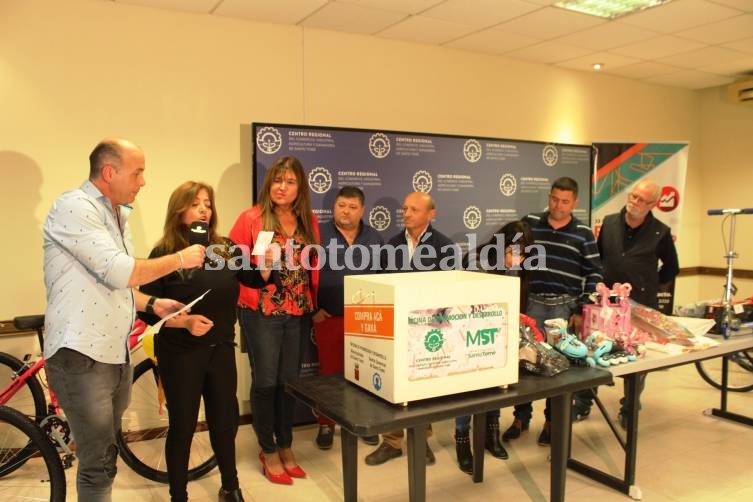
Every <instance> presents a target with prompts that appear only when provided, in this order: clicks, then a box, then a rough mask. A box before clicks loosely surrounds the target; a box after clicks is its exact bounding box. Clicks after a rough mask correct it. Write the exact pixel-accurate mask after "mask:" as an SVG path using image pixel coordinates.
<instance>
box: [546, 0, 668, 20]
mask: <svg viewBox="0 0 753 502" xmlns="http://www.w3.org/2000/svg"><path fill="white" fill-rule="evenodd" d="M671 1H672V0H562V1H560V2H557V3H555V4H554V6H555V7H559V8H561V9H567V10H572V11H575V12H580V13H581V14H588V15H590V16H597V17H603V18H606V19H615V18H618V17H621V16H624V15H625V14H630V13H632V12H636V11H639V10H644V9H650V8H651V7H656V6H658V5H662V4H665V3H667V2H671Z"/></svg>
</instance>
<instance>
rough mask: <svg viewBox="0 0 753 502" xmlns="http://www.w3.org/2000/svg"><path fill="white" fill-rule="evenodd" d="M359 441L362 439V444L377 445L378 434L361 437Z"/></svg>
mask: <svg viewBox="0 0 753 502" xmlns="http://www.w3.org/2000/svg"><path fill="white" fill-rule="evenodd" d="M361 439H363V442H364V443H366V444H370V445H371V446H376V445H378V444H379V434H374V435H373V436H361Z"/></svg>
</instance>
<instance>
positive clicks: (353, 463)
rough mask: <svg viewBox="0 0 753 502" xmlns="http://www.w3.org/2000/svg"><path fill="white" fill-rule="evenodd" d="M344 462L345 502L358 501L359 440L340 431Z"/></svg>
mask: <svg viewBox="0 0 753 502" xmlns="http://www.w3.org/2000/svg"><path fill="white" fill-rule="evenodd" d="M340 441H341V442H342V462H343V492H344V493H343V498H344V500H345V502H356V500H357V499H358V438H357V437H356V436H355V435H354V434H351V433H350V432H349V431H347V430H345V429H344V428H342V429H341V430H340Z"/></svg>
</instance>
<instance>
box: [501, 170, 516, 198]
mask: <svg viewBox="0 0 753 502" xmlns="http://www.w3.org/2000/svg"><path fill="white" fill-rule="evenodd" d="M517 189H518V180H516V179H515V176H513V175H512V174H510V173H507V174H503V175H502V177H501V178H500V179H499V191H500V192H502V195H504V196H505V197H510V196H511V195H513V194H514V193H515V191H516V190H517Z"/></svg>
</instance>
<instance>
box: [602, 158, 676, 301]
mask: <svg viewBox="0 0 753 502" xmlns="http://www.w3.org/2000/svg"><path fill="white" fill-rule="evenodd" d="M689 148H690V145H689V144H688V143H594V156H595V157H596V158H595V159H594V176H593V180H594V183H593V193H592V211H593V219H592V221H591V224H592V226H593V230H594V233H595V234H596V236H597V237H598V235H599V230H600V228H601V223H602V221H603V219H604V217H605V216H606V215H608V214H612V213H618V212H619V211H620V210H621V209H622V207H623V206H624V205H625V202H626V201H627V194H628V191H629V189H630V187H631V186H632V185H633V184H634V183H636V182H638V181H639V180H640V179H642V178H651V179H653V180H654V181H656V182H657V183H658V184H659V186H661V187H662V190H661V196H660V197H659V201H658V202H657V203H656V207H654V209H653V213H654V216H656V218H658V219H659V220H661V221H663V222H664V223H665V224H667V225H668V226H669V228H671V229H672V236H673V237H674V239H675V241H677V239H679V230H680V216H681V214H682V204H683V201H684V199H685V194H684V192H685V173H686V171H687V166H688V150H689ZM609 286H611V284H610V285H609ZM658 300H659V309H660V310H661V311H662V312H663V313H665V314H668V315H671V314H672V308H673V303H674V282H673V283H672V285H671V288H669V291H660V292H659V294H658Z"/></svg>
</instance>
